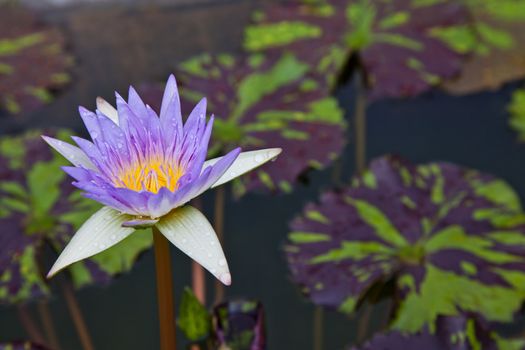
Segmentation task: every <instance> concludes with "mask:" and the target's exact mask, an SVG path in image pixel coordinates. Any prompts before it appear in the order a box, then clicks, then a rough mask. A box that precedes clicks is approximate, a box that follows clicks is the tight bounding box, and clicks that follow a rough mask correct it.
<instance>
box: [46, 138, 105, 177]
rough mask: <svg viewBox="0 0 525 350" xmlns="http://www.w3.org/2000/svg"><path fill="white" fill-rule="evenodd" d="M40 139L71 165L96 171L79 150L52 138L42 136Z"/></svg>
mask: <svg viewBox="0 0 525 350" xmlns="http://www.w3.org/2000/svg"><path fill="white" fill-rule="evenodd" d="M42 138H43V139H44V141H46V142H47V144H48V145H49V146H51V147H53V148H54V149H55V150H56V151H57V152H58V153H60V154H61V155H62V156H64V158H66V159H67V160H68V161H70V162H71V164H73V165H75V166H81V167H84V168H86V169H91V170H97V167H95V166H94V165H93V163H92V162H91V160H89V158H88V156H87V155H86V154H85V153H84V151H82V150H81V149H80V148H78V147H76V146H73V145H72V144H69V143H67V142H64V141H61V140H57V139H54V138H52V137H48V136H42Z"/></svg>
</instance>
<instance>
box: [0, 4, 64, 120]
mask: <svg viewBox="0 0 525 350" xmlns="http://www.w3.org/2000/svg"><path fill="white" fill-rule="evenodd" d="M70 65H71V58H70V57H69V56H68V55H67V54H66V53H65V50H64V37H63V36H62V34H61V33H60V32H59V31H58V29H57V28H53V27H49V26H46V25H44V24H42V23H41V22H40V21H39V20H38V19H37V18H36V17H35V15H34V14H33V13H31V12H29V11H27V10H24V9H23V8H22V7H19V6H13V5H0V111H2V110H3V111H7V112H8V113H11V114H18V113H21V112H27V111H31V110H34V109H35V108H37V107H39V106H41V105H43V104H45V103H48V102H50V101H51V100H52V99H53V92H54V91H56V90H57V89H59V88H61V87H62V86H63V85H64V84H65V83H67V82H68V81H69V80H70V76H69V75H68V73H67V70H68V68H69V66H70Z"/></svg>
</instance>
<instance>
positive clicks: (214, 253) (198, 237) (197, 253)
mask: <svg viewBox="0 0 525 350" xmlns="http://www.w3.org/2000/svg"><path fill="white" fill-rule="evenodd" d="M156 226H157V227H158V229H159V230H160V232H162V234H163V235H164V236H166V238H167V239H168V240H169V241H170V242H171V243H173V244H174V245H175V246H176V247H177V248H179V249H180V250H182V251H183V252H184V253H185V254H186V255H188V256H189V257H190V258H192V259H193V260H195V261H196V262H198V263H199V264H201V265H202V266H203V267H204V268H205V269H206V270H208V271H209V272H211V273H212V274H213V275H214V276H215V277H216V278H218V279H219V280H220V281H221V282H222V283H224V284H225V285H230V284H231V275H230V270H229V269H228V263H227V262H226V258H225V257H224V252H223V251H222V248H221V244H220V242H219V239H218V238H217V235H216V234H215V231H214V230H213V227H212V226H211V225H210V223H209V222H208V220H207V219H206V217H205V216H204V215H203V214H202V213H201V212H200V211H198V210H197V209H195V208H193V207H191V206H188V205H187V206H184V207H182V208H179V209H177V210H174V211H173V212H172V213H170V214H168V215H166V216H164V217H163V218H162V219H161V220H160V221H159V223H158V224H157V225H156Z"/></svg>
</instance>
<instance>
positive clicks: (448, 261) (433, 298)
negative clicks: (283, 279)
mask: <svg viewBox="0 0 525 350" xmlns="http://www.w3.org/2000/svg"><path fill="white" fill-rule="evenodd" d="M524 224H525V215H524V214H523V212H522V210H521V207H520V203H519V200H518V197H517V195H516V194H515V193H514V191H513V190H512V189H511V188H510V187H509V186H508V185H507V184H506V183H505V182H504V181H502V180H500V179H497V178H494V177H492V176H490V175H486V174H482V173H480V172H477V171H475V170H471V169H466V168H462V167H460V166H457V165H453V164H449V163H430V164H425V165H420V166H413V165H411V164H408V163H407V162H405V161H402V160H400V159H397V158H394V157H384V158H380V159H377V160H374V161H373V162H372V163H371V165H370V168H369V170H368V171H367V172H365V173H364V174H363V175H362V176H361V177H356V178H354V180H353V184H352V185H351V186H350V187H347V188H345V189H343V190H341V191H340V192H327V193H325V194H323V196H322V197H321V200H320V203H319V204H309V205H307V207H306V209H305V211H304V213H303V215H301V216H300V217H298V218H296V219H295V220H294V221H293V222H292V224H291V228H292V230H293V232H291V233H290V234H289V236H288V244H287V246H286V252H287V258H288V263H289V266H290V270H291V272H292V278H293V280H294V281H295V282H296V283H297V284H299V285H300V286H301V287H302V288H303V290H304V292H305V293H306V294H307V295H308V296H309V298H310V299H311V300H312V301H313V302H314V303H316V304H320V305H324V306H328V307H332V308H336V309H339V310H340V311H342V312H345V313H353V312H354V311H355V310H356V308H357V307H358V306H359V305H360V301H362V300H363V298H364V297H365V296H366V295H367V293H368V292H369V291H370V290H371V288H372V287H376V288H382V287H381V286H382V285H383V284H385V283H387V282H393V285H394V286H395V288H394V289H395V292H394V294H395V295H394V297H395V300H396V301H397V303H396V312H395V317H394V319H393V321H392V324H391V325H392V327H394V328H397V329H400V330H406V331H410V332H415V331H418V330H420V329H422V328H423V327H424V326H425V325H428V324H430V325H431V326H432V325H433V323H434V322H435V321H436V318H437V316H438V315H440V314H443V315H457V314H459V313H461V312H473V313H476V314H478V315H480V316H481V317H483V318H485V319H486V320H488V321H499V322H507V321H511V320H513V317H514V313H515V312H517V311H518V310H519V309H520V307H521V306H522V303H523V301H524V300H525V226H524Z"/></svg>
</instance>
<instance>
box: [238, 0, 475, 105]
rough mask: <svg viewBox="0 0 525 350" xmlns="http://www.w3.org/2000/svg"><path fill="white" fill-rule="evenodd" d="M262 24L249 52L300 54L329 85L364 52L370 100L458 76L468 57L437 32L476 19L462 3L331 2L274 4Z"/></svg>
mask: <svg viewBox="0 0 525 350" xmlns="http://www.w3.org/2000/svg"><path fill="white" fill-rule="evenodd" d="M254 22H255V23H254V24H253V25H252V26H249V27H248V28H247V29H246V32H245V42H244V44H245V48H246V49H248V50H250V51H253V52H261V51H265V52H274V51H278V50H283V49H284V50H290V51H293V52H295V53H296V54H297V56H298V57H299V59H301V60H302V61H304V62H306V63H308V64H309V65H310V66H311V67H312V68H313V70H314V71H315V72H316V73H317V77H321V78H323V77H328V84H329V86H330V85H333V83H334V82H335V81H336V77H337V76H339V75H341V74H343V73H344V72H343V70H344V67H345V64H346V63H347V61H348V60H349V58H350V56H351V55H352V54H357V55H358V57H359V59H358V61H359V62H360V64H361V65H360V66H361V67H360V68H362V69H363V70H364V74H365V76H366V77H367V80H368V84H369V87H370V98H371V99H378V98H384V97H402V96H414V95H417V94H420V93H422V92H425V91H427V90H429V89H430V88H431V87H432V86H435V85H437V84H439V83H440V82H441V81H442V80H443V79H448V78H451V77H454V76H455V75H457V74H458V73H459V72H460V68H461V64H462V61H463V53H461V52H459V51H458V50H454V49H453V48H452V47H450V46H448V45H447V44H446V43H445V42H444V40H442V38H440V37H438V35H436V32H437V31H440V30H441V31H443V30H447V29H449V28H456V27H460V26H465V25H467V24H468V23H469V16H468V12H467V10H466V8H465V7H464V6H463V5H462V4H461V3H459V2H456V1H427V2H416V1H412V0H393V1H367V0H365V1H358V0H356V1H349V0H328V1H324V2H319V3H313V2H309V3H306V1H304V2H300V1H295V2H291V3H286V4H283V5H279V6H275V5H273V6H271V5H270V6H268V7H267V9H265V10H264V11H262V12H258V13H256V14H255V16H254ZM352 68H354V67H352Z"/></svg>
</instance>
